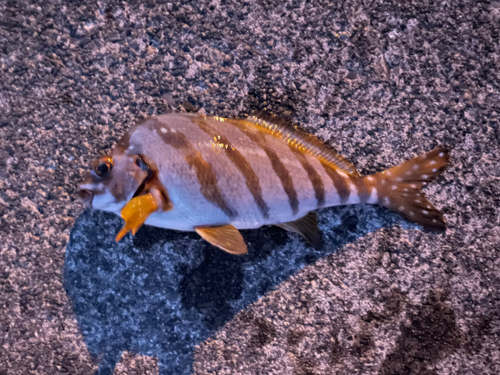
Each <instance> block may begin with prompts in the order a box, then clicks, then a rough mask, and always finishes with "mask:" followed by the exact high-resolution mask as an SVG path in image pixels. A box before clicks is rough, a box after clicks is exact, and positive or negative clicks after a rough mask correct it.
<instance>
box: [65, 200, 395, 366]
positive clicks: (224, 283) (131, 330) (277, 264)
mask: <svg viewBox="0 0 500 375" xmlns="http://www.w3.org/2000/svg"><path fill="white" fill-rule="evenodd" d="M319 218H320V229H322V230H323V231H324V240H325V246H324V249H323V250H319V251H318V250H315V249H312V248H310V247H307V246H306V245H305V244H304V243H303V242H302V240H301V239H300V238H299V237H298V236H296V235H294V234H289V233H287V232H285V231H283V230H281V229H278V228H274V227H267V228H262V229H259V230H253V231H243V236H244V238H245V240H246V241H247V243H248V245H249V254H248V255H245V256H233V255H229V254H227V253H224V252H223V251H220V250H218V249H216V248H214V247H212V246H210V245H209V244H207V243H206V242H204V241H203V240H201V239H200V238H199V237H198V236H197V235H196V234H195V233H185V232H175V231H170V230H164V229H157V228H153V227H143V228H142V229H141V230H140V231H139V232H138V233H137V235H136V236H135V237H134V238H132V237H130V235H129V236H127V237H126V238H125V239H124V240H122V242H120V243H116V242H115V241H114V235H115V234H116V232H117V231H118V230H119V229H120V226H121V220H120V219H119V218H118V217H116V216H114V215H111V214H107V213H102V212H97V211H94V212H92V211H85V212H84V213H83V214H82V215H81V216H80V217H79V218H78V220H77V222H76V224H75V226H74V229H73V231H72V233H71V239H70V242H69V244H68V246H67V249H66V261H65V267H64V283H65V288H66V291H67V293H68V295H69V296H70V297H71V299H72V302H73V308H74V312H75V315H76V317H77V320H78V322H79V326H80V329H81V331H82V334H83V336H84V338H85V342H86V345H87V347H88V350H89V352H90V353H91V354H92V355H93V356H94V357H96V359H97V361H99V369H98V371H97V373H98V374H111V373H112V372H113V369H114V367H115V365H116V363H117V362H118V361H119V360H120V357H121V354H122V352H123V351H124V350H128V351H131V352H134V353H138V354H142V355H148V356H155V357H157V358H158V363H159V368H160V374H161V375H167V374H176V375H180V374H189V373H191V371H192V359H193V350H194V347H195V346H196V345H197V344H199V343H200V342H202V341H204V340H206V339H207V338H208V337H209V336H210V335H212V334H213V333H214V332H215V331H216V330H217V329H218V328H220V327H221V326H222V325H224V324H225V323H226V322H228V321H229V320H231V319H232V318H233V316H234V315H235V314H236V313H238V312H239V311H241V310H242V309H244V308H245V307H247V306H248V305H249V304H251V303H252V302H254V301H256V300H257V299H258V298H260V297H261V296H262V295H264V294H265V293H266V292H269V291H270V290H272V289H274V288H275V287H277V286H278V285H279V284H280V283H281V282H282V281H284V280H285V279H287V278H288V277H289V276H291V275H292V274H294V273H296V272H297V271H298V270H300V269H301V268H303V267H304V266H306V265H307V264H310V263H313V262H314V261H316V260H317V259H319V258H321V257H324V256H326V255H329V254H332V253H334V252H336V251H337V250H338V249H340V248H341V247H343V246H344V245H345V244H347V243H351V242H353V241H355V240H356V239H357V238H359V237H361V236H364V235H365V234H367V233H369V232H371V231H374V230H376V229H379V228H380V227H386V226H389V225H391V224H392V223H393V222H394V221H395V220H398V217H397V216H396V215H392V214H388V213H386V212H385V211H383V209H379V208H376V207H350V208H348V207H339V208H332V209H327V210H325V211H323V213H322V214H321V215H319Z"/></svg>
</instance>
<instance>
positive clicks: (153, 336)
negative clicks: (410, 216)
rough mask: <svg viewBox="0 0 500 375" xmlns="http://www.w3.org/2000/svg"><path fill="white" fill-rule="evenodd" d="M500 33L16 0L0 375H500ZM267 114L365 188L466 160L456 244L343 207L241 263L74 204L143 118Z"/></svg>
mask: <svg viewBox="0 0 500 375" xmlns="http://www.w3.org/2000/svg"><path fill="white" fill-rule="evenodd" d="M499 39H500V3H499V2H490V1H482V2H479V1H473V0H471V1H451V2H432V1H420V0H418V1H417V0H408V1H405V2H398V1H377V0H375V1H362V0H354V1H348V2H347V1H346V2H333V1H331V2H328V1H317V2H312V3H306V2H300V1H288V2H272V1H244V2H237V1H231V2H230V1H212V2H209V1H192V2H183V4H182V5H181V4H180V3H174V2H164V1H159V0H156V1H155V0H148V1H144V2H139V1H135V2H132V1H130V2H118V1H114V2H113V1H98V2H96V3H91V2H89V3H88V4H82V3H80V2H73V1H60V0H45V1H44V2H43V3H42V2H36V1H33V0H32V1H25V0H19V1H14V0H12V1H11V0H6V1H0V238H1V241H0V374H2V375H4V374H9V375H10V374H68V373H70V374H93V373H95V372H96V371H99V372H100V373H101V374H105V373H111V372H112V371H113V367H114V366H115V365H116V367H115V368H114V372H113V373H114V374H157V373H159V372H160V373H161V374H183V373H191V372H192V373H194V374H200V375H201V374H294V375H299V374H303V375H305V374H346V373H359V374H469V373H470V374H472V373H474V374H475V373H481V374H498V373H500V344H499V342H500V329H499V327H500V290H499V286H500V215H499V211H500V210H499V207H500V164H499V163H498V160H499V159H500V130H499V121H500V120H499V117H500V43H498V40H499ZM264 107H267V108H269V109H270V110H272V111H274V112H276V113H278V114H280V115H282V116H284V117H287V118H289V119H290V120H291V121H293V122H294V123H297V124H300V125H302V127H304V128H305V129H306V130H308V131H310V132H311V133H313V134H315V135H317V136H318V137H319V138H321V139H322V140H324V141H326V142H327V143H329V144H330V145H332V146H333V147H334V148H335V149H337V150H338V151H339V152H340V153H341V154H342V155H344V156H345V157H347V158H348V159H349V160H350V161H352V162H353V163H354V164H355V166H356V167H357V168H358V169H359V170H360V172H361V173H363V174H368V173H373V172H376V171H380V170H383V169H385V168H388V167H390V166H393V165H395V164H398V163H400V162H403V161H405V160H407V159H410V158H412V157H415V156H417V155H419V154H421V153H424V152H426V151H429V150H431V149H432V148H434V147H436V146H438V145H447V146H449V147H450V148H451V149H452V152H451V164H450V166H449V167H448V169H447V170H446V171H445V172H444V173H443V175H442V176H440V177H439V178H438V179H437V180H436V181H435V182H433V183H432V184H430V185H429V186H428V187H427V188H426V189H425V191H426V194H427V196H428V198H429V199H430V200H431V201H432V202H433V203H434V204H435V205H436V206H437V207H438V208H439V209H441V210H442V211H443V212H444V214H445V217H446V219H447V222H448V230H447V231H446V233H443V234H436V233H431V232H428V231H425V230H422V228H419V227H418V226H416V225H414V224H412V223H410V222H408V221H406V220H404V219H403V218H401V217H399V216H398V215H396V214H393V213H391V212H389V211H387V210H385V209H382V208H379V207H372V206H369V207H338V208H331V209H324V210H321V211H320V212H319V221H320V229H321V230H322V231H323V234H324V240H325V243H326V246H325V248H324V250H322V251H316V250H314V249H311V248H310V247H308V246H307V245H306V244H305V243H304V242H303V241H302V240H301V239H300V238H299V237H298V236H296V235H293V234H289V233H287V232H284V231H282V230H280V229H277V228H262V229H259V230H254V231H244V232H243V235H244V237H245V239H246V240H247V241H248V243H249V251H250V252H249V255H248V256H246V257H231V256H229V255H227V254H224V253H222V252H221V251H219V250H217V249H215V248H213V247H211V246H209V245H207V244H206V243H204V242H203V241H202V240H201V239H199V238H198V237H197V236H196V235H194V234H189V233H180V232H174V231H167V230H160V229H155V228H148V227H145V228H143V229H141V230H140V231H139V233H138V234H137V236H136V237H135V238H133V239H132V238H131V237H130V236H128V237H127V238H126V239H125V240H124V241H123V243H120V244H116V243H114V241H113V239H114V235H115V234H116V231H117V230H118V229H119V227H120V224H121V222H120V219H119V218H117V217H114V216H112V215H108V214H104V213H99V212H90V211H84V209H83V208H82V207H81V205H80V204H78V202H77V201H76V199H75V198H76V192H77V184H78V182H79V181H80V180H81V179H82V178H83V175H84V172H85V171H86V169H87V165H88V163H89V161H90V160H92V159H93V158H95V157H96V156H98V155H100V154H101V153H103V152H105V151H106V150H107V149H109V148H110V147H111V146H112V145H113V144H114V143H115V142H116V141H117V140H118V138H119V137H120V136H121V135H122V134H123V133H124V132H125V131H126V130H127V129H128V128H129V127H130V126H131V125H132V124H133V123H134V122H135V121H137V120H140V119H143V118H145V117H147V116H151V115H155V114H161V113H166V112H170V111H178V110H189V111H193V110H197V109H200V108H204V110H205V111H206V112H207V113H208V114H210V115H220V116H226V117H242V116H244V114H245V113H249V112H251V111H252V110H254V109H262V108H264ZM99 364H100V367H99Z"/></svg>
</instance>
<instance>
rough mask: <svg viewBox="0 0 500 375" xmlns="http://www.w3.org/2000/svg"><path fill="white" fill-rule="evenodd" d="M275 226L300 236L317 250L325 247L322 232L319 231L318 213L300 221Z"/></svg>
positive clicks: (306, 216) (308, 215) (312, 213)
mask: <svg viewBox="0 0 500 375" xmlns="http://www.w3.org/2000/svg"><path fill="white" fill-rule="evenodd" d="M275 225H276V226H277V227H280V228H283V229H285V230H287V231H289V232H294V233H297V234H299V235H300V236H302V237H303V238H304V239H305V240H306V241H307V242H308V243H309V244H310V245H311V246H313V247H314V248H315V249H321V248H322V246H323V240H322V237H321V232H320V231H319V229H318V218H317V217H316V212H309V213H308V214H307V215H305V216H303V217H301V218H300V219H297V220H294V221H288V222H285V223H280V224H275Z"/></svg>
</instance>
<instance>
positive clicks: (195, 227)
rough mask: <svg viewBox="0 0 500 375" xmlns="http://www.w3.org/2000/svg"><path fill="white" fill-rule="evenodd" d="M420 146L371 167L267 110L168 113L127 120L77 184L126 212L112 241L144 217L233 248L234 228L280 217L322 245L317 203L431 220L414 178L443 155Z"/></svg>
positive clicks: (98, 203) (441, 224)
mask: <svg viewBox="0 0 500 375" xmlns="http://www.w3.org/2000/svg"><path fill="white" fill-rule="evenodd" d="M448 161H449V151H448V149H446V148H444V147H439V148H436V149H434V150H433V151H430V152H428V153H427V154H424V155H421V156H419V157H416V158H414V159H412V160H409V161H406V162H404V163H402V164H400V165H398V166H395V167H392V168H390V169H387V170H385V171H383V172H380V173H376V174H373V175H369V176H361V175H360V174H359V173H358V172H357V170H356V169H355V168H354V166H353V165H352V164H351V163H349V162H348V161H347V160H346V159H344V158H343V157H341V156H340V155H338V154H337V153H336V152H335V151H334V150H332V149H330V148H329V147H327V146H326V145H325V144H323V143H322V142H321V141H319V140H318V139H317V138H315V137H313V136H311V135H309V134H307V133H305V132H303V131H301V130H300V129H298V128H297V127H294V126H291V125H289V124H287V123H286V122H285V121H283V120H281V119H279V118H278V117H276V116H274V115H272V114H269V113H267V112H259V113H258V114H255V115H252V116H250V117H248V118H246V119H244V120H232V119H226V118H221V117H207V116H204V115H200V114H194V113H191V114H188V113H175V114H167V115H161V116H158V117H152V118H149V119H146V120H145V121H143V122H141V123H139V124H137V125H135V126H134V127H132V128H131V129H130V130H129V131H128V132H127V133H126V134H125V135H124V136H123V138H122V139H121V140H120V141H119V142H118V144H117V145H116V146H115V147H114V149H113V150H112V152H111V154H110V155H106V156H103V157H101V158H99V159H98V160H96V161H94V162H93V163H92V165H91V172H90V173H89V175H88V177H87V179H86V180H85V182H84V183H83V184H81V185H80V189H81V190H80V193H79V195H80V198H81V200H82V201H84V203H85V204H86V205H87V206H90V207H93V208H95V209H99V210H104V211H109V212H114V213H116V214H117V215H119V216H121V217H122V218H123V219H124V220H125V226H124V228H123V229H122V231H121V232H120V233H119V234H118V236H117V240H118V241H119V240H120V239H121V238H122V237H123V236H124V235H125V234H126V233H128V232H129V231H131V232H132V234H135V233H136V231H137V230H138V229H139V227H140V226H141V225H142V224H147V225H152V226H156V227H161V228H169V229H175V230H181V231H196V232H197V233H198V234H199V235H200V236H201V237H202V238H204V239H205V240H207V241H208V242H210V243H211V244H213V245H215V246H217V247H219V248H221V249H223V250H225V251H227V252H230V253H233V254H243V253H246V252H247V246H246V244H245V242H244V240H243V238H242V236H241V234H240V233H239V231H238V230H239V229H251V228H259V227H261V226H263V225H277V226H280V227H282V228H284V229H286V230H289V231H292V232H296V233H298V234H300V235H301V236H302V237H304V238H305V240H306V241H308V242H309V243H310V244H312V245H313V246H315V247H320V246H321V243H322V241H321V234H320V232H319V230H318V228H317V219H316V214H315V213H314V210H316V209H318V208H322V207H331V206H337V205H347V204H360V203H365V204H378V205H382V206H384V207H387V208H389V209H391V210H393V211H396V212H398V213H399V214H401V215H403V216H405V217H406V218H408V219H410V220H412V221H414V222H416V223H418V224H421V225H422V226H424V227H426V228H430V229H435V230H445V228H446V225H445V221H444V218H443V215H442V214H441V212H439V211H438V210H437V209H436V208H434V206H433V205H432V204H431V203H430V202H429V201H428V200H427V199H426V198H425V197H424V194H423V193H422V192H421V188H422V186H423V185H424V184H425V183H428V182H431V181H432V180H434V179H435V178H436V176H438V175H439V173H440V172H441V171H443V169H444V168H445V167H446V166H447V165H448Z"/></svg>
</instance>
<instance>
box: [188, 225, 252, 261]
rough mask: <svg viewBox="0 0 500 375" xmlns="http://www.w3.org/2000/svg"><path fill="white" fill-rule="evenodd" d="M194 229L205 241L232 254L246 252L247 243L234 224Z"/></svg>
mask: <svg viewBox="0 0 500 375" xmlns="http://www.w3.org/2000/svg"><path fill="white" fill-rule="evenodd" d="M194 230H195V231H196V233H198V234H199V235H200V236H201V238H203V239H204V240H205V241H207V242H210V243H211V244H212V245H214V246H217V247H218V248H220V249H222V250H224V251H227V252H228V253H230V254H237V255H240V254H246V253H247V252H248V249H247V244H246V243H245V240H244V239H243V237H242V236H241V233H240V231H239V230H238V229H236V228H235V227H233V226H232V225H224V226H220V227H195V228H194Z"/></svg>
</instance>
